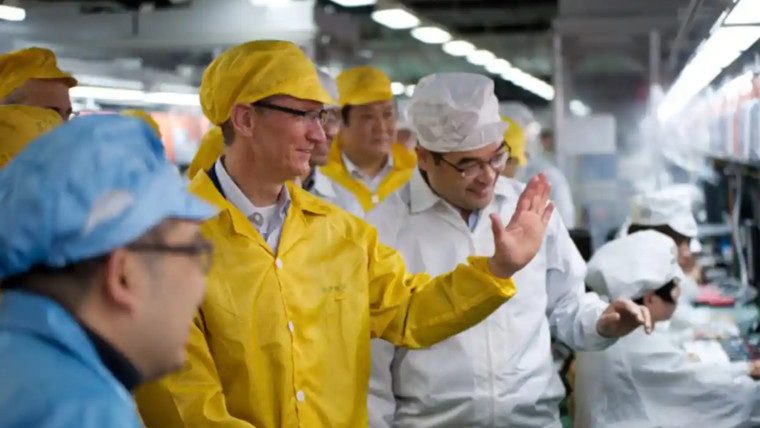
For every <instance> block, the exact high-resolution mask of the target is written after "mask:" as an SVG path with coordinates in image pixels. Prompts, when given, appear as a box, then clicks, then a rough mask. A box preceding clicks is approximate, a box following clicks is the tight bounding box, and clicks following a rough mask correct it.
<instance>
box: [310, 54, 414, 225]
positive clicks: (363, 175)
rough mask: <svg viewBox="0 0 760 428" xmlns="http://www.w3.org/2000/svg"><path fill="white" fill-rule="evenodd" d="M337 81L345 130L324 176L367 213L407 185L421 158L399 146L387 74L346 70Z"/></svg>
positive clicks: (336, 143) (332, 149) (377, 71)
mask: <svg viewBox="0 0 760 428" xmlns="http://www.w3.org/2000/svg"><path fill="white" fill-rule="evenodd" d="M337 81H338V92H339V94H340V105H341V107H342V108H343V111H342V115H343V129H342V130H341V131H340V133H339V134H338V137H337V138H336V140H335V141H334V142H333V147H332V148H331V150H330V158H329V160H328V163H327V165H326V166H324V167H323V168H322V172H323V173H324V174H325V175H326V176H327V177H329V178H330V179H332V180H333V181H335V182H336V183H338V184H340V185H341V186H343V187H344V188H345V189H347V190H348V191H349V192H351V193H352V194H353V195H354V197H355V198H356V199H357V200H358V201H359V203H360V204H361V206H362V209H363V210H364V211H365V212H369V211H370V210H371V209H372V208H373V207H374V206H375V205H377V204H378V203H379V202H381V201H382V200H383V199H385V198H386V197H388V195H390V194H391V193H393V192H394V191H396V190H397V189H398V188H400V187H401V186H403V185H404V184H405V183H406V182H407V181H409V178H410V177H411V176H412V171H413V170H414V168H415V166H416V165H417V158H416V156H415V155H414V152H413V151H411V150H409V149H407V148H406V147H405V146H404V145H403V144H400V143H398V142H397V141H396V139H397V133H396V125H397V120H396V106H395V103H394V100H393V92H392V91H391V81H390V79H389V78H388V76H386V75H385V73H383V72H382V71H380V70H378V69H377V68H374V67H367V66H362V67H356V68H351V69H348V70H346V71H344V72H343V73H341V74H340V75H339V76H338V78H337Z"/></svg>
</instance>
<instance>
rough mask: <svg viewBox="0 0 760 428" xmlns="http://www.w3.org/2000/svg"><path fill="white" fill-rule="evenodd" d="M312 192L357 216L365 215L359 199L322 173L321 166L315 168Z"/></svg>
mask: <svg viewBox="0 0 760 428" xmlns="http://www.w3.org/2000/svg"><path fill="white" fill-rule="evenodd" d="M310 193H311V194H313V195H314V196H316V197H318V198H320V199H324V200H325V201H328V202H331V203H333V204H335V205H337V206H339V207H340V208H343V209H344V210H346V211H348V212H349V213H351V214H353V215H355V216H357V217H364V210H363V209H362V206H361V205H360V204H359V201H357V200H356V198H355V197H354V196H353V195H352V194H351V193H350V192H349V191H348V190H346V189H345V188H344V187H343V186H341V185H340V184H338V183H336V182H334V181H332V180H331V179H330V178H329V177H327V176H326V175H324V174H322V172H321V171H320V170H319V168H316V169H315V170H314V187H312V189H311V190H310Z"/></svg>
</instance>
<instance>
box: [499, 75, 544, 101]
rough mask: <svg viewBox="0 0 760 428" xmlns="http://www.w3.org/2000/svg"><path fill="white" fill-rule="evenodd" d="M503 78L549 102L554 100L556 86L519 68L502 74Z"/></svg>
mask: <svg viewBox="0 0 760 428" xmlns="http://www.w3.org/2000/svg"><path fill="white" fill-rule="evenodd" d="M501 78H502V79H504V80H508V81H510V82H512V84H514V85H516V86H519V87H520V88H523V89H525V90H526V91H528V92H532V93H533V94H535V95H537V96H539V97H541V98H543V99H545V100H547V101H551V100H553V99H554V95H555V91H554V86H552V85H550V84H548V83H546V82H544V81H543V80H541V79H539V78H537V77H535V76H532V75H530V74H528V73H526V72H524V71H522V70H520V69H519V68H516V67H511V68H510V69H509V70H507V71H505V72H504V73H502V74H501Z"/></svg>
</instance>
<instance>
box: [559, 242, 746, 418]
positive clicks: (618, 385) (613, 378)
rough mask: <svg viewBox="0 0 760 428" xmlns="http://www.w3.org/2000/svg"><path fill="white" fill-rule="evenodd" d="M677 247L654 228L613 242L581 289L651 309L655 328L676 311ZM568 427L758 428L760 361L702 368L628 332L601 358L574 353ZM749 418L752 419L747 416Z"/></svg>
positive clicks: (672, 348) (667, 343) (654, 339)
mask: <svg viewBox="0 0 760 428" xmlns="http://www.w3.org/2000/svg"><path fill="white" fill-rule="evenodd" d="M683 278H684V275H683V272H682V271H681V268H680V267H679V266H678V249H677V247H676V245H675V243H674V242H673V240H672V239H670V238H669V237H668V236H666V235H663V234H661V233H660V232H656V231H653V230H649V231H643V232H639V233H634V234H632V235H629V236H626V237H623V238H621V239H617V240H614V241H611V242H610V243H608V244H606V245H605V246H603V247H602V248H600V249H599V251H598V252H597V253H596V254H595V255H594V257H593V258H592V259H591V261H590V262H589V265H588V274H587V276H586V283H587V284H588V285H589V287H591V288H592V289H593V290H595V291H596V292H598V293H600V294H603V295H606V296H608V297H609V298H610V299H618V298H629V299H633V300H634V301H635V302H638V303H639V304H642V305H644V306H646V307H647V308H649V312H650V313H651V314H652V321H653V322H655V323H659V322H663V321H666V320H667V319H669V318H670V317H671V316H672V315H673V312H674V311H675V308H676V305H677V301H678V294H679V292H680V290H679V284H680V282H681V281H682V280H683ZM577 363H578V365H577V378H576V381H575V397H576V412H575V423H574V426H578V427H584V428H602V427H604V428H606V427H611V426H615V427H676V426H677V427H710V428H729V427H731V428H735V427H745V426H757V421H756V420H755V421H754V422H755V423H750V419H753V420H754V419H755V418H756V416H757V413H760V406H759V405H758V404H760V400H758V399H759V398H760V394H758V391H759V390H758V384H757V383H756V382H754V381H753V380H752V379H751V378H750V376H752V377H758V376H760V364H758V362H756V361H755V362H751V363H748V362H735V363H701V362H698V361H694V360H692V359H691V358H690V357H689V356H688V355H687V353H686V352H685V351H684V350H683V349H682V348H679V347H678V346H676V345H675V344H674V343H673V342H672V340H671V339H670V335H668V334H664V333H663V332H661V331H660V329H656V330H655V331H654V333H653V334H651V335H650V336H647V335H645V334H644V332H643V331H641V330H637V331H634V332H633V333H632V334H631V335H629V336H627V337H624V338H622V339H620V340H619V341H618V343H616V344H615V345H613V346H612V347H610V348H609V349H607V350H606V351H603V352H580V353H578V355H577ZM753 413H754V414H753Z"/></svg>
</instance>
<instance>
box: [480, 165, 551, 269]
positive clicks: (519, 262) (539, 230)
mask: <svg viewBox="0 0 760 428" xmlns="http://www.w3.org/2000/svg"><path fill="white" fill-rule="evenodd" d="M550 194H551V186H550V185H549V183H548V181H547V180H546V176H545V175H544V174H539V175H538V176H536V177H534V178H533V179H531V180H530V181H529V182H528V185H527V187H526V188H525V190H524V191H523V192H522V194H521V195H520V200H519V201H518V202H517V209H516V210H515V213H514V215H512V218H511V219H510V221H509V224H508V225H507V227H504V225H503V224H502V222H501V219H499V216H498V215H496V214H492V215H491V225H492V229H493V238H494V248H495V251H494V255H493V257H492V258H491V261H490V266H491V270H492V271H493V273H494V274H496V275H498V276H500V277H503V278H508V277H511V276H512V275H514V274H515V273H516V272H517V271H519V270H520V269H522V268H524V267H525V265H527V264H528V263H529V262H530V261H531V260H533V257H535V256H536V253H538V249H539V248H540V247H541V244H542V242H543V239H544V234H545V233H546V227H547V225H548V224H549V219H550V218H551V216H552V212H553V211H554V205H553V204H551V203H549V202H548V201H549V195H550Z"/></svg>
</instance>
